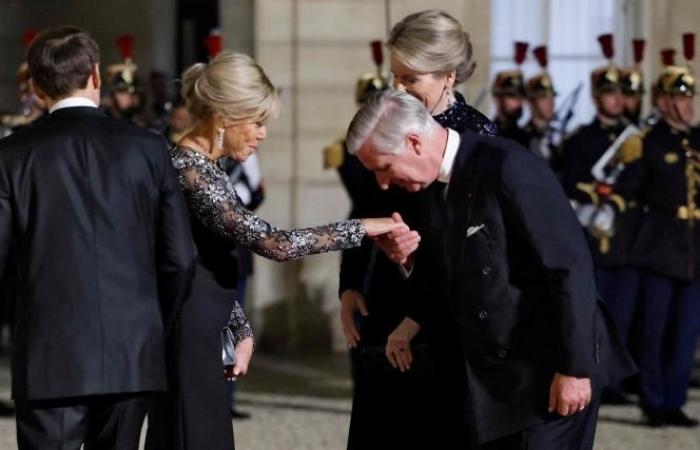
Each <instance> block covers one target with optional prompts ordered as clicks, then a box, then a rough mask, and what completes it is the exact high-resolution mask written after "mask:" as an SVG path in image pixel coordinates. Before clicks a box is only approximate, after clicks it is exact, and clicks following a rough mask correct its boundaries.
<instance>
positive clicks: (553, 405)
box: [549, 373, 591, 416]
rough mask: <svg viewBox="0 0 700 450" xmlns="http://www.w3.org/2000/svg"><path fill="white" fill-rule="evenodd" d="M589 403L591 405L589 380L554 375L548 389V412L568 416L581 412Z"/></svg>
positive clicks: (558, 374)
mask: <svg viewBox="0 0 700 450" xmlns="http://www.w3.org/2000/svg"><path fill="white" fill-rule="evenodd" d="M589 403H591V379H590V378H576V377H570V376H567V375H562V374H560V373H555V374H554V379H553V380H552V385H551V386H550V388H549V412H554V411H557V412H558V413H559V414H560V415H562V416H568V415H570V414H574V413H576V412H579V411H583V409H584V408H585V407H586V406H588V404H589Z"/></svg>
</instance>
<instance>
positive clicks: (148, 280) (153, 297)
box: [0, 107, 194, 401]
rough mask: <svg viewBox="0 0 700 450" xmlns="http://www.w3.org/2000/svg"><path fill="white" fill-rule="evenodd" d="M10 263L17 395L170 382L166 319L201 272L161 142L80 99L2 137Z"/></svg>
mask: <svg viewBox="0 0 700 450" xmlns="http://www.w3.org/2000/svg"><path fill="white" fill-rule="evenodd" d="M8 255H11V256H9V257H8ZM5 265H7V266H8V268H9V269H10V272H12V275H13V276H14V277H15V278H16V293H15V298H16V302H17V303H16V308H15V324H16V331H15V339H14V344H15V348H14V351H13V355H12V382H13V387H12V390H13V397H14V398H15V399H16V400H18V401H27V400H44V399H56V398H70V397H77V396H87V395H100V394H112V393H127V392H140V391H155V390H164V389H165V388H166V377H165V344H164V340H165V333H164V323H163V315H165V317H166V318H167V319H169V320H172V318H173V316H174V314H176V312H177V308H178V306H177V305H178V304H180V303H181V302H182V301H184V299H185V298H186V297H187V295H188V294H189V288H190V282H191V277H192V275H193V271H194V247H193V244H192V237H191V232H190V228H189V220H188V217H187V209H186V206H185V203H184V198H183V196H182V193H181V191H180V188H179V185H178V182H177V179H176V175H175V172H174V169H173V167H172V164H171V162H170V158H169V155H168V151H167V145H166V143H165V141H164V139H163V138H162V137H160V136H159V135H156V134H153V133H151V132H147V131H143V130H140V129H138V128H136V127H134V126H131V125H128V124H125V123H122V122H119V121H116V120H113V119H109V118H108V117H106V116H105V115H104V114H102V113H101V112H99V111H98V110H97V109H95V108H89V107H73V108H65V109H59V110H57V111H56V112H54V113H53V114H51V115H50V116H49V117H47V118H45V119H43V120H42V121H40V122H39V123H37V124H36V125H33V126H31V127H28V128H27V129H25V130H22V131H21V132H19V133H17V134H14V135H12V136H10V137H8V138H6V139H4V140H2V141H0V273H2V272H3V268H4V267H5Z"/></svg>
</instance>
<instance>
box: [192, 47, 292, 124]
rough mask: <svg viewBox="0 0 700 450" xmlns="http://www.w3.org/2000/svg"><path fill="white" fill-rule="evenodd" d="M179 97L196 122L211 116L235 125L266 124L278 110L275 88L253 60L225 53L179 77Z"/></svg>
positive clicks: (238, 54) (245, 56)
mask: <svg viewBox="0 0 700 450" xmlns="http://www.w3.org/2000/svg"><path fill="white" fill-rule="evenodd" d="M181 95H182V98H183V99H185V101H186V102H187V107H188V108H189V110H190V111H191V112H192V114H193V116H194V117H195V119H198V120H201V119H206V118H208V117H209V116H211V115H213V114H217V113H218V114H220V115H221V116H222V117H223V118H225V119H228V120H232V121H234V122H266V121H267V120H268V119H270V118H274V117H275V116H276V115H277V113H278V111H279V97H278V96H277V91H276V90H275V86H274V85H273V84H272V82H271V81H270V79H269V78H268V77H267V75H266V74H265V72H264V71H263V70H262V68H261V67H260V66H259V65H257V64H256V63H255V61H253V59H252V58H251V57H250V56H248V55H244V54H242V53H233V52H229V51H224V52H221V53H219V55H217V56H216V57H215V58H214V59H212V60H211V61H210V62H209V63H208V64H203V63H197V64H194V65H193V66H191V67H190V68H188V69H187V70H186V71H185V73H184V74H183V75H182V89H181Z"/></svg>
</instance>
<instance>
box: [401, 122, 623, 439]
mask: <svg viewBox="0 0 700 450" xmlns="http://www.w3.org/2000/svg"><path fill="white" fill-rule="evenodd" d="M442 191H443V189H434V188H433V189H431V188H429V189H428V190H426V191H425V195H424V197H423V201H424V207H423V220H422V222H423V226H424V229H423V230H422V232H423V239H422V242H421V248H420V250H419V253H418V254H417V257H416V266H415V273H414V274H413V275H411V279H413V282H415V283H418V284H419V285H422V286H420V288H421V290H422V292H424V295H423V300H422V303H421V304H419V305H414V308H413V311H412V313H411V315H412V316H413V317H414V318H415V319H416V320H417V321H418V322H419V323H423V324H425V325H426V326H427V328H428V330H429V335H433V336H447V335H450V333H449V332H446V331H445V330H446V329H448V328H452V329H453V330H454V331H453V332H452V333H451V334H452V335H454V336H458V337H457V338H456V339H457V340H458V341H459V343H458V344H457V345H455V346H454V347H455V349H456V351H455V352H453V354H454V357H455V358H460V359H462V358H463V361H464V366H465V377H466V381H467V385H466V392H467V400H466V403H465V404H466V409H467V417H470V416H471V419H470V420H469V421H472V422H473V423H472V424H471V425H472V426H473V427H474V429H475V431H476V433H477V436H478V439H479V441H481V442H485V441H489V440H493V439H496V438H499V437H502V436H506V435H508V434H512V433H514V432H517V431H520V430H524V429H527V428H530V427H532V426H534V425H537V424H540V423H543V422H545V421H546V420H547V418H548V414H547V406H548V399H549V387H550V384H551V381H552V377H553V375H554V373H555V372H559V373H562V374H566V375H573V376H577V377H590V378H593V379H594V380H596V381H597V382H599V383H606V382H607V381H609V380H610V379H611V378H620V377H624V376H626V375H629V374H631V373H632V372H633V371H634V364H633V363H632V362H631V359H630V358H629V356H628V355H627V353H626V352H625V350H624V346H623V345H622V344H621V343H620V342H619V340H618V339H617V334H616V332H615V330H614V328H612V325H611V323H612V322H610V320H609V319H608V317H607V316H606V315H605V312H604V311H603V310H602V309H601V307H600V306H599V304H598V301H597V295H596V287H595V282H594V274H593V267H592V262H591V256H590V254H589V251H588V246H587V244H586V241H585V238H584V235H583V232H582V230H581V227H580V225H579V223H578V221H577V219H576V217H575V215H574V212H573V211H572V209H571V206H570V205H569V202H568V201H567V199H566V196H565V195H564V192H563V190H562V188H561V186H560V185H559V182H558V181H557V179H556V177H555V176H554V174H553V173H552V172H551V170H550V169H549V167H547V164H546V162H544V161H542V160H540V159H538V158H537V157H536V156H534V155H533V154H531V153H530V152H529V151H528V150H526V149H524V148H523V147H521V146H520V145H518V144H516V143H515V142H513V141H510V140H506V139H501V138H489V137H482V136H479V135H476V134H473V133H471V132H469V131H467V132H465V133H464V134H463V135H462V142H461V145H460V148H459V152H458V155H457V158H456V161H455V164H454V167H453V172H452V176H451V181H450V184H449V188H448V191H447V197H446V199H444V198H443V196H442ZM434 345H435V346H439V345H449V343H446V342H443V343H440V342H435V343H434ZM447 367H449V364H448V365H447ZM453 367H454V365H453ZM456 392H459V391H456Z"/></svg>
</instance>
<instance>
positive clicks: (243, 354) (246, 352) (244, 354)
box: [226, 337, 253, 381]
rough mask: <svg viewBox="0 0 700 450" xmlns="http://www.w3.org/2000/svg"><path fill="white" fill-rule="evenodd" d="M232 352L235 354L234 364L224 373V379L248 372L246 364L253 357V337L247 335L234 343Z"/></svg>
mask: <svg viewBox="0 0 700 450" xmlns="http://www.w3.org/2000/svg"><path fill="white" fill-rule="evenodd" d="M234 353H235V354H236V364H234V366H233V368H232V369H231V370H230V371H229V372H227V373H226V379H228V380H231V381H234V380H236V378H238V377H242V376H244V375H245V374H247V373H248V365H249V364H250V359H251V358H252V357H253V338H251V337H247V338H245V339H243V340H242V341H241V342H239V343H238V344H236V349H235V350H234Z"/></svg>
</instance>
